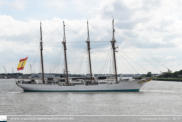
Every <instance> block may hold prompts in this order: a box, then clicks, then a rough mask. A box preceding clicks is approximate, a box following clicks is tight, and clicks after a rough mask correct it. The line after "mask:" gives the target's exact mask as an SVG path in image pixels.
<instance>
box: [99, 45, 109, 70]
mask: <svg viewBox="0 0 182 122" xmlns="http://www.w3.org/2000/svg"><path fill="white" fill-rule="evenodd" d="M107 50H108V49H107V48H106V49H105V50H104V52H105V53H103V54H102V56H101V59H102V60H101V64H102V63H103V61H104V58H105V55H106V53H107V52H109V51H107ZM106 56H107V55H106ZM101 66H102V65H100V66H99V69H98V70H100V69H101ZM98 73H100V72H98Z"/></svg>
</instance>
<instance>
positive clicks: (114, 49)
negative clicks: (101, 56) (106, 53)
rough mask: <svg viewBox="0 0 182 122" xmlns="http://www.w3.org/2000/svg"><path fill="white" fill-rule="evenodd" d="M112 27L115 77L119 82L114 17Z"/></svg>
mask: <svg viewBox="0 0 182 122" xmlns="http://www.w3.org/2000/svg"><path fill="white" fill-rule="evenodd" d="M112 28H113V33H112V41H111V45H112V49H113V60H114V70H115V78H116V83H118V75H117V66H116V54H115V52H116V46H115V43H116V40H115V37H114V32H115V29H114V19H113V21H112Z"/></svg>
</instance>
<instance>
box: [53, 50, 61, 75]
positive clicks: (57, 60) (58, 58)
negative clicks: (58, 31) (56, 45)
mask: <svg viewBox="0 0 182 122" xmlns="http://www.w3.org/2000/svg"><path fill="white" fill-rule="evenodd" d="M61 50H62V49H60V51H59V54H58V57H57V58H56V60H55V63H54V66H53V69H52V72H54V71H55V69H56V65H57V64H58V62H59V60H61V59H60V57H61V53H62V51H61Z"/></svg>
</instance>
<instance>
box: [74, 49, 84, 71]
mask: <svg viewBox="0 0 182 122" xmlns="http://www.w3.org/2000/svg"><path fill="white" fill-rule="evenodd" d="M85 51H86V50H85V49H84V51H83V54H82V56H81V58H80V61H79V63H78V66H77V68H76V70H75V73H74V74H76V72H78V69H79V67H80V65H81V64H82V60H84V55H85Z"/></svg>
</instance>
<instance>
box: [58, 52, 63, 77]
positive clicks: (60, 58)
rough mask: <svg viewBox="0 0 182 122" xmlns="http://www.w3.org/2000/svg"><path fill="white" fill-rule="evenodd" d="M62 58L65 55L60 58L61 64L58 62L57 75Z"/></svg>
mask: <svg viewBox="0 0 182 122" xmlns="http://www.w3.org/2000/svg"><path fill="white" fill-rule="evenodd" d="M62 56H63V55H61V56H60V60H59V62H58V66H57V71H56V73H58V69H59V64H60V61H61V59H62Z"/></svg>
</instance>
